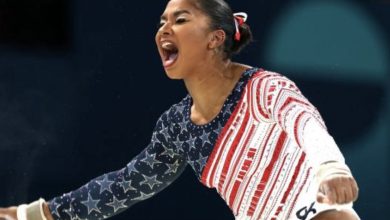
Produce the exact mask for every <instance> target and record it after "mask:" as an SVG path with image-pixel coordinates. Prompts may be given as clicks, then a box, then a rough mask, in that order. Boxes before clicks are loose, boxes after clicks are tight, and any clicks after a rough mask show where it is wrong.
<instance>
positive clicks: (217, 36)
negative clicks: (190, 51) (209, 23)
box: [208, 29, 226, 49]
mask: <svg viewBox="0 0 390 220" xmlns="http://www.w3.org/2000/svg"><path fill="white" fill-rule="evenodd" d="M225 39H226V33H225V31H223V30H222V29H218V30H215V31H213V32H212V33H211V39H210V42H209V45H208V46H209V48H210V49H215V48H218V47H220V46H221V45H223V43H224V42H225Z"/></svg>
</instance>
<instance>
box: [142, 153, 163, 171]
mask: <svg viewBox="0 0 390 220" xmlns="http://www.w3.org/2000/svg"><path fill="white" fill-rule="evenodd" d="M141 161H142V162H144V163H146V164H148V166H150V167H151V168H152V169H154V165H155V164H156V163H161V162H160V161H158V160H156V154H149V152H148V151H146V154H145V157H144V159H142V160H141Z"/></svg>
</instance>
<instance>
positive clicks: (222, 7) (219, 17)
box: [191, 0, 252, 58]
mask: <svg viewBox="0 0 390 220" xmlns="http://www.w3.org/2000/svg"><path fill="white" fill-rule="evenodd" d="M191 1H192V2H193V3H194V4H195V6H196V7H197V8H199V9H200V10H201V11H202V12H203V13H205V14H206V15H208V16H209V17H210V27H211V28H212V29H213V30H217V29H222V30H223V31H225V33H226V40H225V44H224V45H223V50H224V52H225V55H226V57H225V58H231V57H232V56H233V55H234V54H238V53H239V52H240V51H241V50H242V49H243V48H244V47H245V46H246V45H248V44H249V43H250V42H251V41H252V32H251V30H250V27H249V26H248V25H247V24H246V23H244V24H242V25H240V26H239V31H240V34H241V38H240V40H239V41H237V40H235V39H234V35H235V32H236V27H235V23H234V19H235V18H234V16H233V11H232V9H231V8H230V6H229V5H228V4H227V3H226V2H225V1H224V0H191Z"/></svg>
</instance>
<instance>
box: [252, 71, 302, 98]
mask: <svg viewBox="0 0 390 220" xmlns="http://www.w3.org/2000/svg"><path fill="white" fill-rule="evenodd" d="M248 86H250V87H251V89H255V90H257V91H261V92H262V93H263V94H265V93H274V92H276V91H278V90H280V89H291V90H296V91H298V88H297V86H296V84H295V83H294V81H292V80H291V79H289V78H288V77H286V76H285V75H283V74H281V73H278V72H274V71H270V70H264V69H259V70H258V71H257V72H256V73H254V74H253V75H252V77H251V80H250V83H248Z"/></svg>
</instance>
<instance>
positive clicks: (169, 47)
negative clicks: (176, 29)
mask: <svg viewBox="0 0 390 220" xmlns="http://www.w3.org/2000/svg"><path fill="white" fill-rule="evenodd" d="M161 47H162V48H163V49H166V50H172V49H174V48H175V45H173V43H171V42H163V43H162V44H161Z"/></svg>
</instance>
